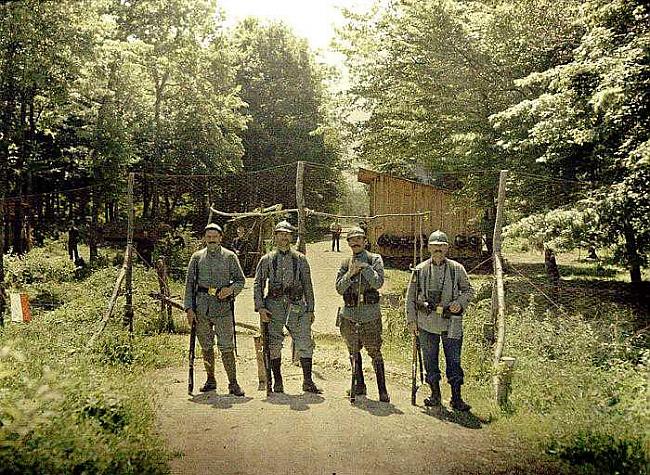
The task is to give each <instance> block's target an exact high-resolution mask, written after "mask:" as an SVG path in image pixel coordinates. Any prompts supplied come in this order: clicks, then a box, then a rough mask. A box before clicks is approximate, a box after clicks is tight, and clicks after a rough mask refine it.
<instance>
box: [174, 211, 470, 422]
mask: <svg viewBox="0 0 650 475" xmlns="http://www.w3.org/2000/svg"><path fill="white" fill-rule="evenodd" d="M293 232H294V227H293V226H292V225H291V224H290V223H289V222H287V221H282V222H280V223H278V224H277V225H276V226H275V228H274V237H275V248H274V249H273V250H272V251H270V252H269V253H267V254H265V255H264V256H263V257H262V258H261V259H260V261H259V263H258V265H257V270H256V272H255V282H254V287H253V294H254V301H255V311H256V312H258V313H259V315H260V320H261V322H263V323H268V324H269V350H270V366H271V370H272V373H273V380H274V385H273V391H274V392H276V393H282V392H284V384H283V379H282V372H281V361H282V360H281V350H282V343H283V340H284V333H283V330H284V327H286V328H287V329H288V330H289V333H290V334H291V337H292V338H293V340H294V343H295V346H296V351H297V353H298V355H299V357H300V365H301V367H302V371H303V385H302V389H303V391H305V392H310V393H316V394H320V393H321V392H322V391H321V390H320V389H319V388H318V387H317V386H316V384H315V383H314V381H313V379H312V355H313V350H314V344H313V339H312V335H311V326H312V323H313V322H314V290H313V285H312V280H311V273H310V268H309V263H308V262H307V259H306V258H305V256H304V255H303V254H301V253H299V252H297V251H294V250H292V249H291V242H292V239H293ZM222 236H223V231H222V229H221V227H219V226H218V225H216V224H209V225H208V226H206V227H205V235H204V240H205V243H206V247H205V248H204V249H201V250H200V251H197V252H195V253H194V254H193V255H192V258H191V259H190V263H189V266H188V271H187V278H186V288H185V309H186V312H187V318H188V322H189V323H190V324H192V322H193V321H194V320H196V324H197V336H198V340H199V343H200V345H201V348H202V349H203V359H204V363H205V369H206V372H207V375H208V377H207V381H206V383H205V385H204V386H203V387H202V388H201V391H204V392H205V391H211V390H214V389H216V380H215V376H214V348H213V347H214V337H215V335H216V337H217V346H218V348H219V350H220V352H221V357H222V361H223V364H224V368H225V370H226V373H227V375H228V381H229V386H228V389H229V393H230V394H234V395H236V396H243V395H244V392H243V391H242V389H241V388H240V387H239V384H238V383H237V378H236V369H235V356H234V354H233V349H234V343H233V342H234V338H233V337H234V331H235V329H234V318H233V302H234V298H235V296H236V295H237V294H238V293H239V292H241V290H242V289H243V287H244V274H243V272H242V269H241V266H240V264H239V260H238V259H237V256H236V255H235V253H233V252H231V251H229V250H227V249H224V248H223V247H221V238H222ZM347 241H348V245H349V246H350V249H351V250H352V256H351V257H350V258H348V259H346V260H344V261H343V262H342V263H341V266H340V268H339V270H338V273H337V276H336V290H337V292H338V293H339V294H340V295H342V296H343V301H344V306H343V307H342V308H341V310H340V311H339V315H338V317H337V325H338V326H340V331H341V336H342V337H343V339H344V340H345V343H346V346H347V348H348V351H349V353H350V360H351V362H353V368H355V369H356V374H355V376H356V386H355V392H356V394H360V395H363V394H366V392H367V390H366V385H365V381H364V377H363V370H362V365H361V353H360V350H361V349H362V348H364V347H365V348H366V351H367V352H368V355H369V356H370V358H371V359H372V364H373V368H374V370H375V374H376V377H377V388H378V392H379V400H380V401H382V402H390V396H389V394H388V391H387V389H386V376H385V368H384V360H383V357H382V354H381V345H382V320H381V312H380V305H379V292H378V289H380V288H381V286H382V285H383V283H384V263H383V260H382V258H381V256H380V255H379V254H374V253H371V252H369V251H368V250H366V245H367V240H366V233H365V231H364V230H363V229H362V228H360V227H356V228H352V229H351V230H350V231H349V232H348V234H347ZM428 244H429V252H430V253H431V258H429V259H427V260H425V261H424V262H422V263H420V264H419V265H418V266H417V267H416V268H415V269H414V270H413V273H412V275H411V280H410V282H409V285H408V290H407V295H406V318H407V324H408V326H409V329H410V330H411V332H413V334H414V335H415V336H416V337H417V338H418V339H419V342H420V345H421V347H422V349H423V353H424V365H425V368H426V381H427V383H428V384H429V386H430V388H431V396H430V397H428V398H426V399H425V405H426V406H440V404H441V395H440V385H439V381H440V379H441V373H440V369H439V364H438V359H439V347H440V343H441V342H442V346H443V350H444V354H445V360H446V376H447V381H448V382H449V384H450V386H451V393H452V397H451V401H450V404H451V406H452V408H454V409H456V410H459V411H468V410H469V409H470V406H469V405H468V404H467V403H466V402H465V401H463V399H462V397H461V386H462V384H463V382H464V381H463V379H464V374H463V369H462V367H461V363H460V356H461V348H462V336H463V329H462V314H463V312H464V310H465V308H467V305H468V304H469V302H470V300H471V298H472V296H473V295H474V291H473V289H472V286H471V284H470V282H469V278H468V276H467V272H466V271H465V268H464V267H463V266H462V265H461V264H460V263H458V262H456V261H454V260H451V259H448V258H447V257H446V255H447V252H448V250H449V240H448V238H447V235H446V234H445V233H443V232H442V231H435V232H433V233H432V234H431V235H430V237H429V243H428Z"/></svg>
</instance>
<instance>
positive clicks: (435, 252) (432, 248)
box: [429, 244, 449, 259]
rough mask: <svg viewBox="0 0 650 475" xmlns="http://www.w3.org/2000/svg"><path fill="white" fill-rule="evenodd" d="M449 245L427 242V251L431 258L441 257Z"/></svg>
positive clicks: (445, 253) (444, 254)
mask: <svg viewBox="0 0 650 475" xmlns="http://www.w3.org/2000/svg"><path fill="white" fill-rule="evenodd" d="M448 250H449V245H447V244H429V252H430V253H431V257H432V258H433V259H442V258H443V257H445V256H446V255H447V251H448Z"/></svg>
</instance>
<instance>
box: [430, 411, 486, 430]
mask: <svg viewBox="0 0 650 475" xmlns="http://www.w3.org/2000/svg"><path fill="white" fill-rule="evenodd" d="M422 413H423V414H426V415H428V416H430V417H434V418H436V419H438V420H440V421H443V422H451V423H452V424H458V425H459V426H462V427H465V428H467V429H481V428H482V427H483V426H484V425H485V424H489V423H490V421H488V420H486V419H481V418H480V417H478V416H476V415H475V414H473V413H472V411H468V412H461V411H450V410H449V409H447V408H446V407H445V406H436V407H427V406H423V407H422Z"/></svg>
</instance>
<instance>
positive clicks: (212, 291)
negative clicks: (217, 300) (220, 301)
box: [208, 287, 217, 297]
mask: <svg viewBox="0 0 650 475" xmlns="http://www.w3.org/2000/svg"><path fill="white" fill-rule="evenodd" d="M208 295H213V296H215V297H216V296H217V288H216V287H208Z"/></svg>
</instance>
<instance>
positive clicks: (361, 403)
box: [352, 396, 404, 417]
mask: <svg viewBox="0 0 650 475" xmlns="http://www.w3.org/2000/svg"><path fill="white" fill-rule="evenodd" d="M352 407H354V408H357V409H362V410H364V411H366V412H368V413H369V414H372V415H373V416H379V417H386V416H392V415H393V414H397V415H402V414H404V413H403V412H402V411H401V410H399V409H397V408H396V407H395V406H394V405H393V404H392V403H389V402H381V401H375V400H373V399H368V398H367V397H365V396H357V398H356V401H354V404H352Z"/></svg>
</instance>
